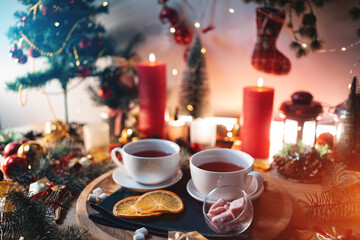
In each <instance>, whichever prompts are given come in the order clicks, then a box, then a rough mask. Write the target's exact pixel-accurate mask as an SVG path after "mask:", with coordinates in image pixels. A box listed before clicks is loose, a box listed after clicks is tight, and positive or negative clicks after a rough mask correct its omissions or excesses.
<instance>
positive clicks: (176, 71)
mask: <svg viewBox="0 0 360 240" xmlns="http://www.w3.org/2000/svg"><path fill="white" fill-rule="evenodd" d="M171 73H172V75H174V76H176V75H177V74H178V70H177V69H175V68H174V69H173V70H172V71H171Z"/></svg>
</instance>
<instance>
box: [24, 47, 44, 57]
mask: <svg viewBox="0 0 360 240" xmlns="http://www.w3.org/2000/svg"><path fill="white" fill-rule="evenodd" d="M27 54H28V56H30V57H33V58H37V57H40V55H41V54H40V53H39V52H38V51H37V50H36V49H34V48H32V47H29V48H28V50H27Z"/></svg>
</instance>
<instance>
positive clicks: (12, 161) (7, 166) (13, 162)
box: [2, 155, 28, 178]
mask: <svg viewBox="0 0 360 240" xmlns="http://www.w3.org/2000/svg"><path fill="white" fill-rule="evenodd" d="M27 166H28V165H27V160H26V159H25V158H22V157H19V156H17V155H11V156H9V157H7V158H6V159H5V161H4V163H3V167H2V168H3V169H2V170H3V173H4V174H5V176H7V177H8V178H15V177H18V176H20V175H21V173H23V172H24V171H25V170H26V169H27ZM19 173H20V174H19Z"/></svg>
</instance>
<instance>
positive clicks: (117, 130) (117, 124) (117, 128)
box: [102, 107, 122, 136]
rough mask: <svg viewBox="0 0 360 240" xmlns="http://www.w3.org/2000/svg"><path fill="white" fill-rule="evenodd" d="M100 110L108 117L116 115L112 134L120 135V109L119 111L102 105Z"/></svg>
mask: <svg viewBox="0 0 360 240" xmlns="http://www.w3.org/2000/svg"><path fill="white" fill-rule="evenodd" d="M102 111H103V112H104V113H106V114H107V115H108V117H109V118H113V117H116V118H115V122H114V135H115V136H120V134H121V118H122V111H120V110H119V109H115V108H108V107H104V108H103V109H102Z"/></svg>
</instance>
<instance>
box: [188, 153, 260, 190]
mask: <svg viewBox="0 0 360 240" xmlns="http://www.w3.org/2000/svg"><path fill="white" fill-rule="evenodd" d="M190 174H191V179H192V181H193V183H194V186H195V187H196V189H197V190H198V191H199V192H200V193H202V194H204V195H207V194H208V193H209V192H211V191H212V190H213V189H215V188H217V187H220V186H223V185H232V186H236V187H239V188H241V189H243V190H245V191H247V194H248V195H249V196H251V195H253V194H255V193H257V192H258V191H259V190H260V189H261V187H262V186H263V178H262V176H261V175H260V173H258V172H256V171H254V158H253V157H251V156H250V155H249V154H247V153H245V152H242V151H238V150H234V149H222V148H215V149H209V150H204V151H201V152H198V153H196V154H194V155H193V156H192V157H191V158H190ZM253 178H254V180H255V181H256V184H255V185H256V186H255V189H253V191H251V192H249V190H248V188H249V186H250V183H251V181H252V180H253Z"/></svg>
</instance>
